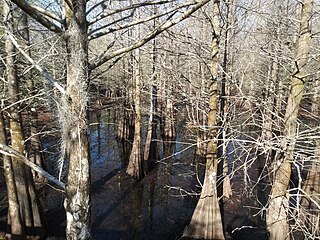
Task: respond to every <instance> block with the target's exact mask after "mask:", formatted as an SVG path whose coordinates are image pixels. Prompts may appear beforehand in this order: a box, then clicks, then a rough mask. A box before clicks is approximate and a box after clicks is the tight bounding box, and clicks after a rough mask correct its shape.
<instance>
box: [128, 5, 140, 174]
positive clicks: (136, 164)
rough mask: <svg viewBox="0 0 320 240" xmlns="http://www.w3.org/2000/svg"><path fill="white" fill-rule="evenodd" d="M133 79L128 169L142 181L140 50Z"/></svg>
mask: <svg viewBox="0 0 320 240" xmlns="http://www.w3.org/2000/svg"><path fill="white" fill-rule="evenodd" d="M137 11H138V12H137V17H139V15H140V14H139V10H137ZM139 32H140V27H139V26H137V27H136V34H134V35H136V36H137V37H139V36H140V33H139ZM133 66H134V69H133V77H134V82H135V101H134V108H135V118H134V139H133V145H132V150H131V155H130V158H129V163H128V167H127V171H126V172H127V174H128V175H130V176H131V177H133V178H136V179H140V178H142V177H143V169H142V168H143V166H142V164H143V161H142V153H141V62H140V49H136V50H135V51H134V60H133Z"/></svg>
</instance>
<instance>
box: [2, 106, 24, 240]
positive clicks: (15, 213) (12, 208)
mask: <svg viewBox="0 0 320 240" xmlns="http://www.w3.org/2000/svg"><path fill="white" fill-rule="evenodd" d="M0 143H2V144H5V145H7V136H6V128H5V124H4V119H3V114H2V109H1V113H0ZM2 158H3V171H4V178H5V181H6V186H7V194H8V203H9V209H8V218H9V219H10V223H11V226H10V230H11V236H12V238H13V239H23V237H24V236H25V228H24V225H23V224H22V219H21V214H20V206H19V201H18V194H17V189H16V185H15V179H14V175H13V167H12V162H11V158H10V157H9V156H8V155H2Z"/></svg>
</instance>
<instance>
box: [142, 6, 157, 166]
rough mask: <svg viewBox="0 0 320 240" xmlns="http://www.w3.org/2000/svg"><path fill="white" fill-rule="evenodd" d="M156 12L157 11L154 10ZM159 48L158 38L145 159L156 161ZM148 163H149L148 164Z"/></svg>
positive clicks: (154, 53)
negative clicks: (157, 64)
mask: <svg viewBox="0 0 320 240" xmlns="http://www.w3.org/2000/svg"><path fill="white" fill-rule="evenodd" d="M154 12H155V11H154ZM156 61H157V50H156V39H154V40H153V44H152V78H151V84H150V112H149V122H148V132H147V138H146V144H145V148H144V161H155V160H156V156H157V142H156V141H155V140H156V138H157V121H156V111H157V108H158V99H157V94H158V87H157V85H156V84H157V83H156V81H157V72H156ZM146 165H147V164H146Z"/></svg>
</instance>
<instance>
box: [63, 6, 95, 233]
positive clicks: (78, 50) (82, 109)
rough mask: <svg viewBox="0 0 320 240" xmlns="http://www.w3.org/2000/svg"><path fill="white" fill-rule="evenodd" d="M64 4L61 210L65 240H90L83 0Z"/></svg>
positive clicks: (86, 62)
mask: <svg viewBox="0 0 320 240" xmlns="http://www.w3.org/2000/svg"><path fill="white" fill-rule="evenodd" d="M72 3H73V4H72V5H73V9H70V8H69V7H68V6H67V4H66V6H65V8H66V13H67V14H66V15H67V25H68V29H67V31H66V45H67V53H68V57H67V89H66V96H65V99H64V109H63V111H64V112H63V114H64V115H62V116H61V117H62V122H63V124H64V126H63V128H64V129H63V131H64V135H65V136H66V138H67V139H66V143H67V151H66V152H67V156H68V159H69V165H68V185H67V188H66V199H65V208H66V214H67V228H66V236H67V239H90V238H91V233H90V209H91V199H90V154H89V142H88V136H87V128H88V122H87V121H88V116H87V107H88V96H87V88H88V59H87V58H88V49H87V47H88V38H87V22H86V0H73V1H72Z"/></svg>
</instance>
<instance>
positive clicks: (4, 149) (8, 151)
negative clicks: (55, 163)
mask: <svg viewBox="0 0 320 240" xmlns="http://www.w3.org/2000/svg"><path fill="white" fill-rule="evenodd" d="M0 153H2V154H5V155H7V156H10V157H13V159H17V160H18V161H22V162H23V163H24V164H26V165H27V166H28V167H30V168H31V169H32V170H34V171H35V172H37V173H39V174H40V175H41V176H43V177H45V178H46V179H48V181H50V182H52V183H54V184H55V185H57V186H58V187H59V188H61V189H62V190H65V188H66V186H65V184H64V183H63V182H60V181H59V180H58V179H56V178H55V177H54V176H52V175H51V174H50V173H48V172H47V171H45V170H43V168H42V167H40V166H38V165H37V164H35V163H33V162H31V161H30V160H29V159H28V158H27V157H25V156H24V155H23V154H21V153H19V152H17V151H16V150H14V149H12V148H11V147H9V146H7V145H4V144H2V143H0Z"/></svg>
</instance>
